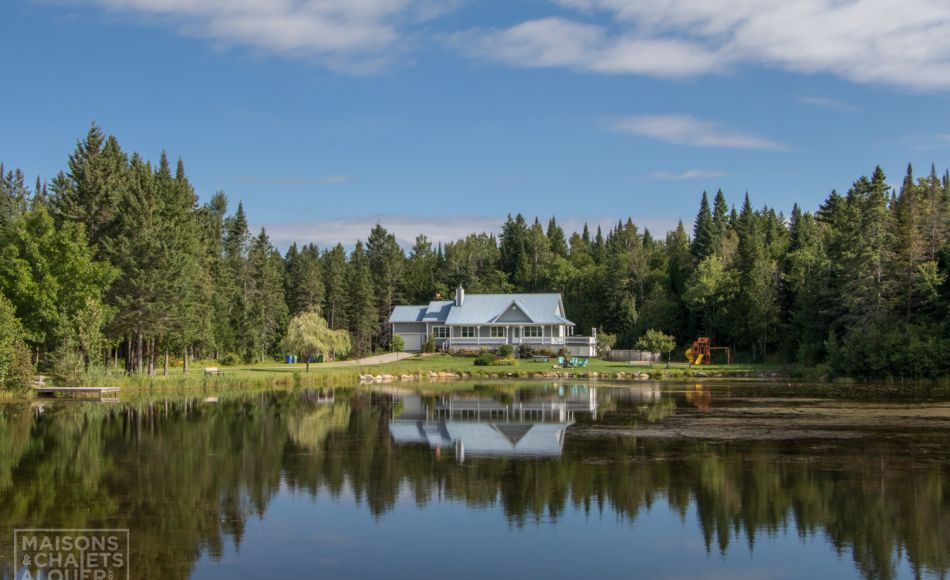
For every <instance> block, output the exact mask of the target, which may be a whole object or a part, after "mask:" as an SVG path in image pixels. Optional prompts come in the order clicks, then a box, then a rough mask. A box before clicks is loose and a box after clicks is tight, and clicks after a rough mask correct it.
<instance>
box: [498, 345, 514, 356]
mask: <svg viewBox="0 0 950 580" xmlns="http://www.w3.org/2000/svg"><path fill="white" fill-rule="evenodd" d="M514 355H515V347H513V346H511V345H510V344H503V345H501V346H499V347H498V356H500V357H501V358H511V357H513V356H514Z"/></svg>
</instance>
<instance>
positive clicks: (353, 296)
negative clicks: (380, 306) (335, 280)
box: [346, 241, 379, 356]
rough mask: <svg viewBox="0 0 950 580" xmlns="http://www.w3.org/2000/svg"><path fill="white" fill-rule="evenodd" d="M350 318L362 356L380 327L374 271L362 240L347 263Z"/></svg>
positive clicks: (368, 348) (355, 343)
mask: <svg viewBox="0 0 950 580" xmlns="http://www.w3.org/2000/svg"><path fill="white" fill-rule="evenodd" d="M346 295H347V303H346V304H347V322H348V323H349V331H350V337H351V340H352V344H353V350H354V351H355V352H356V353H357V354H358V355H359V356H363V355H365V354H367V353H369V352H371V351H372V344H373V338H374V336H375V334H376V332H377V331H378V329H379V325H378V320H377V314H376V301H375V299H374V290H373V280H372V272H371V270H370V267H369V259H368V258H367V256H366V251H365V250H364V249H363V242H362V241H357V242H356V247H354V248H353V252H352V253H351V254H350V261H349V263H348V264H347V267H346Z"/></svg>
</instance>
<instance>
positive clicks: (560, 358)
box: [557, 356, 565, 367]
mask: <svg viewBox="0 0 950 580" xmlns="http://www.w3.org/2000/svg"><path fill="white" fill-rule="evenodd" d="M557 364H559V365H561V366H562V367H563V366H564V365H565V361H564V357H563V356H559V357H557Z"/></svg>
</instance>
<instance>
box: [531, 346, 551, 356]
mask: <svg viewBox="0 0 950 580" xmlns="http://www.w3.org/2000/svg"><path fill="white" fill-rule="evenodd" d="M535 354H536V355H537V356H554V351H553V350H552V349H550V348H547V347H542V348H539V349H538V350H536V351H535Z"/></svg>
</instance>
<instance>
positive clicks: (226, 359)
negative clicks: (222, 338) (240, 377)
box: [218, 352, 241, 367]
mask: <svg viewBox="0 0 950 580" xmlns="http://www.w3.org/2000/svg"><path fill="white" fill-rule="evenodd" d="M218 362H219V363H220V364H221V366H223V367H233V366H237V365H239V364H241V357H240V356H238V355H237V354H235V353H233V352H229V353H228V354H226V355H224V356H223V357H221V358H220V359H219V360H218Z"/></svg>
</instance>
